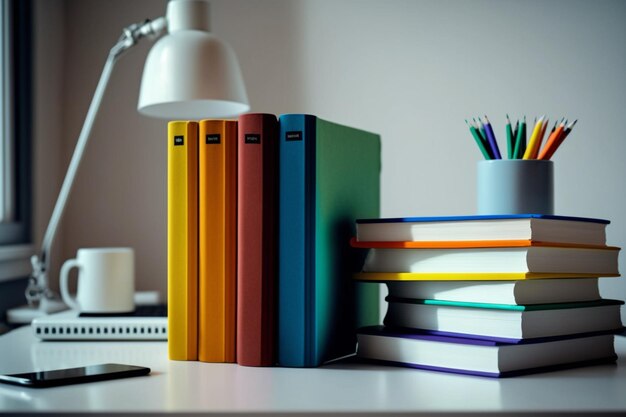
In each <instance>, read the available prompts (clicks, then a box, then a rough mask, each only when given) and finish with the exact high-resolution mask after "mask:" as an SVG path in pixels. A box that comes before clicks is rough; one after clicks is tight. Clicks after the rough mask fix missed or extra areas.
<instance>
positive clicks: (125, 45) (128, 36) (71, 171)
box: [26, 17, 167, 305]
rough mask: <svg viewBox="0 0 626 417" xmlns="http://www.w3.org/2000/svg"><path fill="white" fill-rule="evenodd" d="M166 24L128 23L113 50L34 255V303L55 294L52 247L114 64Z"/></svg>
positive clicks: (163, 21)
mask: <svg viewBox="0 0 626 417" xmlns="http://www.w3.org/2000/svg"><path fill="white" fill-rule="evenodd" d="M166 26H167V20H166V18H165V17H160V18H158V19H155V20H146V21H144V22H141V23H136V24H133V25H131V26H128V27H127V28H125V29H124V30H123V33H122V36H121V37H120V39H119V40H118V42H117V43H116V44H115V45H114V46H113V48H111V51H110V52H109V56H108V58H107V60H106V62H105V64H104V68H103V70H102V74H101V75H100V81H98V85H97V87H96V91H95V92H94V95H93V98H92V99H91V104H90V106H89V110H88V111H87V116H86V117H85V121H84V122H83V127H82V129H81V131H80V135H79V136H78V140H77V142H76V147H75V148H74V153H73V154H72V159H71V160H70V164H69V166H68V168H67V173H66V174H65V179H64V180H63V185H62V186H61V191H60V192H59V196H58V197H57V200H56V203H55V205H54V210H53V211H52V216H51V217H50V221H49V223H48V227H47V228H46V232H45V234H44V238H43V242H42V244H41V250H40V252H39V255H33V256H32V257H31V264H32V267H33V271H32V273H31V276H30V280H29V283H28V287H27V288H26V299H27V300H28V303H29V304H30V305H33V304H34V303H37V302H39V301H41V299H42V298H51V297H52V293H51V291H50V289H49V287H48V271H49V267H50V249H51V247H52V243H53V242H54V238H55V236H56V232H57V229H58V226H59V222H60V221H61V217H62V216H63V212H64V211H65V206H66V204H67V199H68V197H69V194H70V191H71V190H72V186H73V185H74V180H75V178H76V173H77V172H78V167H79V166H80V162H81V160H82V158H83V153H84V151H85V148H86V146H87V143H88V142H89V138H90V137H91V130H92V128H93V124H94V121H95V119H96V116H97V115H98V111H99V109H100V105H101V104H102V98H103V97H104V93H105V91H106V88H107V86H108V83H109V79H110V77H111V73H112V72H113V68H114V67H115V64H116V62H117V60H118V59H119V58H120V57H121V56H122V54H123V53H124V52H125V51H127V50H128V49H130V48H131V47H133V46H134V45H136V44H137V42H138V41H139V40H140V39H142V38H144V37H157V36H159V35H160V34H161V33H163V32H164V31H165V29H166Z"/></svg>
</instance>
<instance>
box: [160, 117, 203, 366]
mask: <svg viewBox="0 0 626 417" xmlns="http://www.w3.org/2000/svg"><path fill="white" fill-rule="evenodd" d="M167 128H168V129H167V130H168V145H167V304H168V329H169V334H168V351H169V357H170V359H174V360H196V359H198V123H196V122H187V121H176V122H169V123H168V126H167Z"/></svg>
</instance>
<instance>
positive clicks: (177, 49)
mask: <svg viewBox="0 0 626 417" xmlns="http://www.w3.org/2000/svg"><path fill="white" fill-rule="evenodd" d="M166 31H167V35H165V36H163V37H162V38H161V39H159V40H158V42H157V43H156V44H155V45H154V46H153V47H152V49H151V50H150V52H149V54H148V57H147V58H146V63H145V66H144V71H143V77H142V80H141V89H140V92H139V104H138V111H139V112H140V113H141V114H144V115H146V116H150V117H157V118H165V119H183V120H187V119H203V118H225V117H233V116H237V115H239V114H241V113H244V112H246V111H248V110H249V108H250V106H249V104H248V98H247V95H246V91H245V87H244V83H243V78H242V75H241V70H240V68H239V64H238V62H237V57H236V56H235V53H234V52H233V50H232V49H231V48H230V47H229V46H228V45H227V44H226V43H224V42H222V41H220V40H219V39H218V38H217V37H215V36H214V35H212V34H211V33H209V4H208V3H207V2H206V1H204V0H170V2H169V3H168V5H167V13H166V16H165V17H159V18H157V19H154V20H146V21H145V22H141V23H137V24H133V25H130V26H129V27H127V28H125V29H124V31H123V33H122V36H121V37H120V39H119V41H118V42H117V43H116V44H115V45H114V46H113V48H111V51H110V52H109V56H108V58H107V60H106V63H105V65H104V69H103V70H102V75H101V76H100V81H99V82H98V85H97V87H96V91H95V93H94V96H93V98H92V101H91V105H90V106H89V110H88V112H87V116H86V117H85V121H84V123H83V127H82V130H81V132H80V135H79V137H78V141H77V143H76V147H75V149H74V153H73V155H72V159H71V161H70V164H69V167H68V169H67V173H66V174H65V179H64V180H63V185H62V186H61V191H60V193H59V196H58V197H57V201H56V204H55V206H54V210H53V212H52V217H51V218H50V222H49V223H48V227H47V229H46V232H45V235H44V238H43V242H42V245H41V250H40V252H39V254H38V255H33V257H32V258H31V263H32V268H33V271H32V274H31V276H30V279H29V283H28V287H27V288H26V299H27V300H28V306H26V307H21V308H17V309H14V310H10V311H9V312H8V315H7V316H8V317H7V318H8V320H9V321H10V322H13V323H29V322H30V321H32V319H33V318H35V317H38V316H41V315H45V314H49V313H52V312H55V311H59V310H63V309H65V305H64V304H63V303H61V302H60V301H58V299H57V297H56V296H55V295H54V294H53V292H52V291H51V290H50V288H49V286H48V272H49V267H50V249H51V246H52V243H53V241H54V237H55V235H56V231H57V227H58V225H59V221H60V220H61V216H62V215H63V211H64V209H65V205H66V203H67V198H68V196H69V193H70V191H71V188H72V185H73V183H74V179H75V177H76V173H77V171H78V166H79V165H80V161H81V159H82V156H83V152H84V150H85V147H86V145H87V142H88V141H89V137H90V134H91V130H92V127H93V123H94V120H95V119H96V116H97V114H98V110H99V108H100V104H101V101H102V97H103V96H104V93H105V90H106V88H107V85H108V82H109V78H110V76H111V73H112V71H113V67H114V66H115V63H116V62H117V60H118V59H119V58H120V57H121V56H122V55H123V54H124V52H126V51H127V50H128V49H130V48H131V47H133V46H134V45H136V44H137V42H138V41H139V40H140V39H142V38H144V37H150V38H156V37H158V36H159V35H161V34H162V33H165V32H166Z"/></svg>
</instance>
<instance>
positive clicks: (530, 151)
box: [522, 116, 544, 159]
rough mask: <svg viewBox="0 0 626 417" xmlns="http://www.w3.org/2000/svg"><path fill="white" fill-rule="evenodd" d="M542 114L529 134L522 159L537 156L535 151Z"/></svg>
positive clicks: (537, 148)
mask: <svg viewBox="0 0 626 417" xmlns="http://www.w3.org/2000/svg"><path fill="white" fill-rule="evenodd" d="M543 118H544V116H541V117H540V118H539V120H537V123H536V124H535V128H534V129H533V133H532V135H531V136H530V140H529V141H528V146H526V152H524V156H523V158H522V159H535V158H537V153H538V151H539V141H538V137H539V133H540V132H541V125H542V123H543Z"/></svg>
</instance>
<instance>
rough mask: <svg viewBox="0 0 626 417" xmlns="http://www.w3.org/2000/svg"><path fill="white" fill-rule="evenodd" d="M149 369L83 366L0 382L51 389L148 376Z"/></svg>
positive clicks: (15, 376)
mask: <svg viewBox="0 0 626 417" xmlns="http://www.w3.org/2000/svg"><path fill="white" fill-rule="evenodd" d="M149 373H150V368H144V367H141V366H133V365H121V364H117V363H105V364H102V365H91V366H83V367H80V368H68V369H55V370H51V371H40V372H26V373H23V374H13V375H0V382H5V383H7V384H15V385H22V386H29V387H34V388H43V387H53V386H59V385H68V384H80V383H83V382H94V381H104V380H107V379H117V378H127V377H132V376H141V375H148V374H149Z"/></svg>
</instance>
